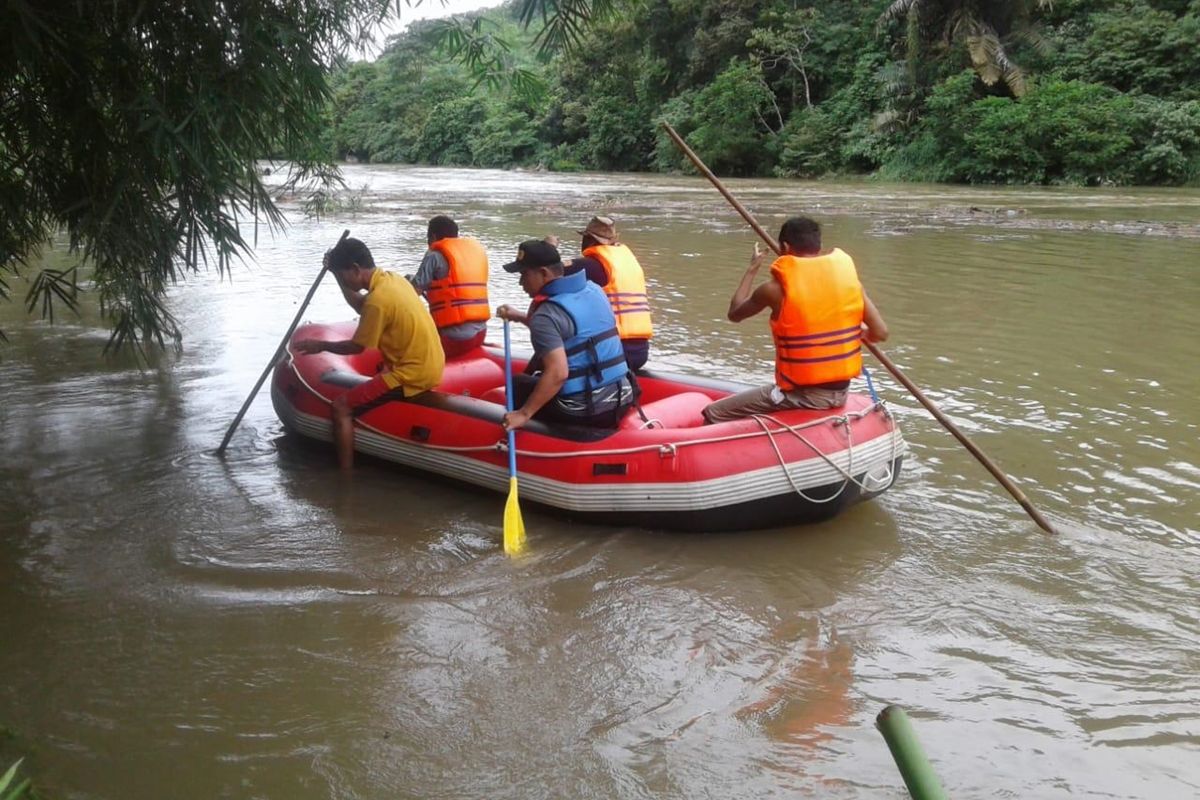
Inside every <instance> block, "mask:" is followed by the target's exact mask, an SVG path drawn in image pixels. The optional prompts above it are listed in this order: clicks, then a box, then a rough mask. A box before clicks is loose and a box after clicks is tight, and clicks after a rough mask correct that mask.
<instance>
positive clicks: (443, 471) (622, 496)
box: [271, 323, 906, 531]
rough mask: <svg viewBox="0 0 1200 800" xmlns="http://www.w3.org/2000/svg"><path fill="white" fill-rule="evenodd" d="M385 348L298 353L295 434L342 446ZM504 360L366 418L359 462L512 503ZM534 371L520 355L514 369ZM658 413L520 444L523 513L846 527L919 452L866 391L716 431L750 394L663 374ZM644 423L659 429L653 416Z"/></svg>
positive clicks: (346, 330) (463, 367)
mask: <svg viewBox="0 0 1200 800" xmlns="http://www.w3.org/2000/svg"><path fill="white" fill-rule="evenodd" d="M353 331H354V324H353V323H340V324H333V325H320V324H310V325H306V326H303V327H301V328H300V329H299V330H297V331H296V333H295V335H294V336H293V339H292V341H298V340H300V339H308V338H315V339H325V340H340V339H347V338H349V337H350V336H351V335H352V333H353ZM379 362H380V358H379V354H378V352H377V351H370V350H369V351H366V352H363V353H360V354H358V355H354V356H341V355H335V354H333V353H318V354H316V355H303V354H297V353H291V352H289V353H288V355H286V356H285V357H284V358H283V359H281V360H280V362H279V363H278V364H277V365H276V368H275V374H274V379H273V381H272V383H271V399H272V402H273V403H274V405H275V410H276V413H278V415H279V418H280V420H282V422H283V424H284V426H285V427H286V428H287V429H288V430H289V431H291V432H294V433H296V434H299V435H300V436H304V437H308V438H310V439H316V440H321V441H332V439H333V436H332V428H331V424H330V403H331V402H332V400H333V399H334V398H335V397H337V396H338V395H339V394H341V393H343V392H345V391H347V390H348V389H350V388H351V387H353V386H356V385H357V384H359V383H361V382H363V381H366V380H368V379H369V376H371V375H372V374H374V373H375V371H376V369H377V368H378V366H379ZM503 364H504V352H503V350H501V349H499V348H495V347H492V346H489V345H485V346H483V347H480V348H478V349H476V350H474V351H472V352H470V353H467V354H465V355H463V356H461V357H458V358H455V359H453V360H449V361H447V363H446V370H445V373H444V375H443V377H442V382H441V384H439V386H438V388H437V389H436V390H434V391H430V392H426V393H424V394H422V395H419V396H417V397H415V398H410V399H409V400H407V401H401V402H392V403H388V404H386V405H383V406H380V407H379V408H376V409H373V410H371V411H368V412H367V413H365V414H363V415H362V416H361V417H359V418H358V421H357V422H358V427H357V429H356V431H355V449H356V450H357V451H358V452H360V453H364V454H367V455H371V456H375V457H377V458H381V459H384V460H386V461H392V462H395V463H397V464H402V465H404V466H406V467H411V468H415V469H419V470H423V471H426V472H430V473H434V474H437V475H441V476H445V477H447V478H452V479H454V480H457V481H462V482H464V483H468V484H473V485H475V486H479V487H482V488H484V489H488V490H492V491H495V492H499V493H505V492H507V491H508V460H507V459H508V456H507V449H506V443H505V435H504V431H503V429H502V428H501V426H500V420H501V417H502V416H503V414H504V367H503ZM524 366H525V359H524V358H514V369H517V370H520V369H523V368H524ZM639 383H640V384H641V388H642V392H643V394H642V398H641V407H642V415H639V414H638V413H637V412H636V411H631V412H630V413H629V415H628V416H627V417H626V418H625V419H624V420H623V421H622V423H621V425H620V427H619V428H617V429H616V430H594V429H588V428H581V427H574V426H565V425H546V424H544V423H540V422H536V421H531V422H530V423H529V424H528V425H527V426H526V427H524V428H522V429H521V430H519V431H518V432H517V436H516V442H517V470H518V473H519V481H520V487H521V504H522V505H523V506H524V505H526V504H532V503H536V504H538V505H541V506H545V507H548V508H551V509H557V510H559V511H562V512H567V513H568V514H569V515H570V516H572V517H579V518H584V519H589V520H593V521H599V522H606V523H613V524H620V525H642V526H647V527H653V528H664V529H675V530H695V531H706V530H747V529H753V528H764V527H773V526H783V525H793V524H796V523H802V522H813V521H817V520H824V519H828V518H830V517H833V516H834V515H836V514H837V513H838V512H840V511H842V510H843V509H845V508H846V507H848V506H850V505H852V504H853V503H856V502H858V501H860V500H865V499H868V498H871V497H874V496H876V495H878V494H880V493H882V492H884V491H886V490H887V489H888V488H889V487H891V485H892V483H894V482H895V480H896V476H897V475H898V474H899V471H900V466H901V462H902V461H903V459H904V454H905V451H906V446H905V443H904V439H903V437H902V436H901V435H900V431H899V429H898V428H897V426H896V422H895V420H894V419H893V417H892V415H891V413H890V412H889V411H888V409H887V408H886V406H885V405H884V404H883V403H877V402H874V401H872V399H871V398H870V397H867V396H864V395H861V394H855V393H851V395H850V399H849V401H848V402H847V404H846V406H845V407H844V408H841V409H837V410H836V411H808V410H791V411H782V412H778V413H775V414H771V415H763V416H756V417H751V418H747V419H740V420H735V421H732V422H723V423H720V424H717V425H704V424H703V417H702V416H701V410H702V409H703V408H704V406H705V405H707V404H708V403H710V402H711V401H712V400H714V399H719V398H721V397H725V396H727V395H729V394H730V393H732V392H736V391H740V390H742V389H744V388H747V387H745V386H743V385H740V384H733V383H728V382H724V381H715V380H710V379H705V378H697V377H691V376H684V375H674V374H668V373H662V372H655V371H647V372H645V373H644V374H642V375H640V376H639ZM643 415H644V417H645V418H644V419H643Z"/></svg>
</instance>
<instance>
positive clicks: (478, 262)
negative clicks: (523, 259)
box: [408, 215, 492, 358]
mask: <svg viewBox="0 0 1200 800" xmlns="http://www.w3.org/2000/svg"><path fill="white" fill-rule="evenodd" d="M425 239H426V241H427V242H429V250H428V251H426V253H425V257H424V258H423V259H422V260H421V266H420V267H418V268H417V271H416V273H415V274H414V275H410V276H409V277H408V280H409V281H410V282H411V283H412V285H413V288H414V289H416V290H417V292H418V293H420V294H424V295H425V299H426V300H427V301H428V302H429V313H430V314H431V315H432V316H433V322H434V324H435V325H437V329H438V335H439V337H440V338H441V340H442V349H443V350H444V351H445V352H446V358H453V357H454V356H459V355H462V354H463V353H466V352H468V351H470V350H474V349H475V348H476V347H479V345H481V344H483V337H484V335H485V334H486V333H487V321H488V318H489V317H490V316H491V313H492V312H491V307H490V306H489V305H488V291H487V281H488V263H487V253H485V252H484V249H483V246H482V245H481V244H480V243H479V242H478V241H477V240H475V239H471V238H469V237H466V236H462V237H460V236H459V235H458V224H457V223H456V222H455V221H454V220H452V219H450V218H449V217H446V216H442V215H438V216H436V217H434V218H433V219H431V220H429V228H428V231H427V233H426V236H425Z"/></svg>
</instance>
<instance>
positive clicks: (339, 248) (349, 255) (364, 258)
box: [325, 238, 375, 272]
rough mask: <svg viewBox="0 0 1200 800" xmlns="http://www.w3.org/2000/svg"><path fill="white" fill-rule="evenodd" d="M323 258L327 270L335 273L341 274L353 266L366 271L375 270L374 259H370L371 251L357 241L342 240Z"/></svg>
mask: <svg viewBox="0 0 1200 800" xmlns="http://www.w3.org/2000/svg"><path fill="white" fill-rule="evenodd" d="M325 258H326V263H328V265H329V268H330V269H331V270H334V271H335V272H343V271H345V270H348V269H350V267H352V266H354V265H355V264H358V265H359V266H360V267H364V268H366V269H374V268H375V259H373V258H371V251H370V250H368V249H367V246H366V245H365V244H363V243H362V242H360V241H359V240H358V239H349V238H347V239H342V240H341V241H340V242H338V243H337V244H336V245H334V246H333V249H332V250H330V251H329V252H328V253H327V254H326V256H325Z"/></svg>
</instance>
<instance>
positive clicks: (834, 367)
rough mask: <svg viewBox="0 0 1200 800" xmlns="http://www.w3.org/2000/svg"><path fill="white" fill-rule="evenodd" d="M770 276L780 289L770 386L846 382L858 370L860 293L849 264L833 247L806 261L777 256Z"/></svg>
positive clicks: (773, 332) (859, 356)
mask: <svg viewBox="0 0 1200 800" xmlns="http://www.w3.org/2000/svg"><path fill="white" fill-rule="evenodd" d="M771 277H772V278H774V279H775V280H776V282H778V283H779V285H780V286H781V287H782V288H783V302H782V304H781V305H780V307H779V315H778V316H777V317H775V318H773V319H772V320H771V334H772V335H773V336H774V337H775V384H776V385H777V386H778V387H779V388H780V389H783V390H784V391H788V390H791V389H795V388H796V387H799V386H816V385H819V384H823V383H836V382H840V381H847V380H850V379H851V378H853V377H855V376H857V375H858V374H859V373H860V372H862V321H863V290H862V284H861V283H859V280H858V272H857V271H856V270H855V269H854V260H853V259H851V258H850V256H848V255H846V254H845V253H844V252H842V251H841V250H838V249H836V248H835V249H834V250H833V252H831V253H829V254H827V255H822V256H813V257H810V258H799V257H797V256H780V257H779V258H777V259H776V260H775V263H773V264H772V265H771Z"/></svg>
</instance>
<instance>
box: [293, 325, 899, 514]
mask: <svg viewBox="0 0 1200 800" xmlns="http://www.w3.org/2000/svg"><path fill="white" fill-rule="evenodd" d="M287 354H288V362H287V363H288V367H289V368H290V369H291V370H292V374H294V375H295V376H296V379H297V380H299V381H300V383H301V384H302V385H303V386H304V388H305V389H308V391H309V392H310V393H312V395H313V396H315V397H317V398H318V399H320V400H322V401H324V402H325V403H327V404H329V405H333V401H332V400H330V399H329V398H328V397H326V396H325V395H323V394H321V393H320V392H319V391H317V390H316V389H315V388H313V386H312V384H310V383H309V382H308V381H306V380H305V379H304V376H303V375H301V374H300V370H298V369H296V359H295V354H294V353H292V351H291V348H290V347H289V348H288V350H287ZM863 371H864V372H866V368H865V367H864V368H863ZM867 386H868V387H869V388H870V390H871V397H872V399H873V400H874V403H873V404H872V405H871V407H870V408H866V409H864V410H862V411H851V412H847V413H845V414H839V415H836V416H829V417H822V418H821V419H815V420H811V421H809V422H803V423H800V424H798V425H788V424H787V423H786V422H783V421H782V420H779V419H777V418H775V417H773V416H771V415H770V414H752V415H750V419H753V420H754V421H755V422H757V423H758V425H759V427H760V428H762V430H761V431H752V432H750V433H734V434H729V435H728V436H710V437H707V438H704V439H689V440H687V441H683V442H668V443H666V444H649V445H640V446H638V447H624V448H621V449H615V450H614V449H609V450H571V451H569V452H564V453H546V452H541V451H535V450H520V449H518V450H517V455H519V456H520V457H521V458H580V457H591V458H603V457H605V456H619V455H633V454H635V453H646V452H652V451H657V452H659V453H664V454H665V453H671V454H674V453H675V452H676V451H678V450H679V448H681V447H691V446H695V445H702V444H720V443H722V442H732V441H736V440H739V439H754V438H758V437H759V436H766V437H767V440H768V441H769V442H770V443H771V449H772V450H774V451H775V457H776V458H777V459H779V466H780V468H781V469H782V470H783V474H784V476H785V477H786V478H787V479H788V483H790V484H791V486H792V490H793V491H795V492H796V494H798V495H799V496H800V497H802V498H803V499H804V500H806V501H807V502H810V503H818V504H819V503H828V502H831V501H832V500H835V499H837V498H838V497H840V496H841V495H842V493H843V492H844V491H846V487H847V486H849V485H850V484H851V483H853V484H854V485H855V486H857V487H858V488H860V489H862V490H863V491H864V492H879V491H883V490H885V489H889V488H891V486H892V484H893V483H895V481H896V474H895V468H894V464H895V463H896V455H897V453H898V450H899V445H898V441H899V438H900V437H898V436H894V435H893V436H892V437H891V440H892V455H891V458H890V459H889V460H888V474H887V478H886V479H885V480H883V481H881V482H880V483H881V485H882V488H876V489H872V488H871V487H869V486H867V485H866V484H865V483H864V482H863V481H859V480H858V479H857V478H855V477H854V474H853V472H852V470H853V469H854V447H853V441H852V438H851V436H852V434H851V431H850V422H851V421H852V420H859V419H862V418H863V417H866V416H867V415H868V414H873V413H875V412H876V411H878V412H880V413H882V414H885V415H886V416H887V418H888V419H889V420H891V422H892V430H893V432H894V431H895V429H896V428H897V425H896V420H895V418H894V417H893V416H892V415H891V412H889V411H888V410H887V407H886V406H885V404H884V402H883V401H882V400H880V399H879V396H878V395H876V394H875V387H874V385H873V384H872V383H871V376H870V375H869V374H868V375H867ZM767 422H771V423H774V424H775V425H777V426H779V429H778V430H775V431H773V430H771V429H770V428H768V427H767ZM355 424H357V425H359V426H360V427H363V428H366V429H367V430H369V431H372V432H374V433H377V434H379V435H380V436H390V437H392V438H395V436H394V435H393V434H391V433H388V432H387V431H384V430H381V429H379V428H376V427H375V426H373V425H370V424H368V423H366V422H363V421H362V420H358V419H356V420H355ZM827 424H828V425H833V426H834V427H837V426H838V425H841V426H843V427H845V429H846V460H847V463H846V468H844V469H843V468H842V466H841V465H839V464H838V463H836V462H835V461H834V460H833V459H832V458H830V457H829V456H828V455H827V454H826V453H825V452H824V451H823V450H821V448H819V447H817V446H816V445H815V444H813V443H812V442H811V441H809V440H808V439H807V438H805V437H804V435H803V434H801V433H800V431H802V430H804V429H806V428H815V427H817V426H819V425H827ZM659 425H660V426H661V425H662V423H661V422H660V423H659ZM776 433H790V434H791V435H792V436H795V437H796V438H797V439H799V440H800V441H801V442H803V443H804V444H805V445H807V446H808V448H809V449H810V450H812V451H813V452H814V453H816V454H817V455H818V456H820V457H821V458H822V459H823V460H824V461H825V463H827V464H828V465H829V466H831V467H833V468H834V469H835V470H837V471H838V472H839V473H841V475H842V477H843V479H844V480H843V481H842V485H841V487H840V488H839V489H838V490H837V491H836V492H834V493H833V494H832V495H831V496H829V497H826V498H825V499H823V500H818V499H817V498H815V497H810V496H809V495H806V494H805V493H804V491H803V490H802V489H801V488H800V487H799V486H797V485H796V480H795V479H794V478H793V477H792V473H791V472H790V471H789V470H788V464H787V461H786V460H785V459H784V457H783V453H782V451H780V449H779V445H778V444H776V442H775V436H774V434H776ZM410 444H413V445H416V446H417V447H424V448H428V449H430V450H442V451H445V452H450V453H495V452H499V453H506V452H507V451H508V442H507V440H506V439H503V438H502V439H500V440H498V441H497V442H496V443H495V444H491V445H468V446H455V445H445V444H429V443H428V442H410Z"/></svg>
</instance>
